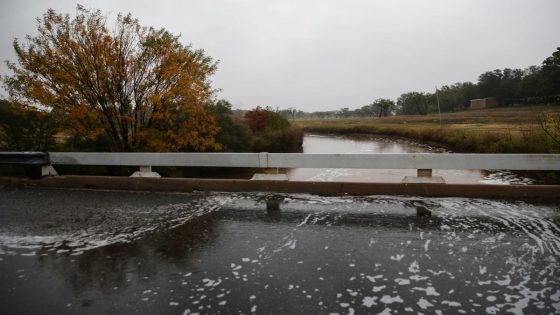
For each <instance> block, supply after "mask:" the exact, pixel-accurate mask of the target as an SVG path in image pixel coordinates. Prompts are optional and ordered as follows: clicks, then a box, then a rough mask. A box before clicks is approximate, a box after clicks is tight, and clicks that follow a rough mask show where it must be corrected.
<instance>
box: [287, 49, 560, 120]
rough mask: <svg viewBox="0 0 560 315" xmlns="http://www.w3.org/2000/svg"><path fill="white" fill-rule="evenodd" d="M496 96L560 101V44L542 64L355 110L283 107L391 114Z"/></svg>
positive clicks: (297, 114)
mask: <svg viewBox="0 0 560 315" xmlns="http://www.w3.org/2000/svg"><path fill="white" fill-rule="evenodd" d="M487 97H493V98H496V99H497V100H498V102H499V104H500V105H502V106H506V105H514V104H520V105H530V104H560V47H559V48H557V49H556V51H555V52H553V53H552V55H551V56H550V57H548V58H546V59H545V60H544V61H543V62H542V64H541V65H540V66H530V67H528V68H525V69H510V68H505V69H496V70H492V71H487V72H484V73H482V74H481V75H480V76H479V77H478V82H477V83H472V82H458V83H455V84H451V85H444V86H442V87H440V88H439V89H438V90H437V95H436V93H425V92H407V93H403V94H401V95H400V96H399V97H398V98H397V100H396V101H393V100H389V99H378V100H375V101H374V102H372V103H371V104H368V105H365V106H362V107H360V108H357V109H355V110H351V109H349V108H348V107H343V108H341V109H339V110H334V111H318V112H310V113H308V112H304V111H301V110H296V109H295V108H290V109H285V110H280V111H279V113H280V114H281V115H283V116H284V117H286V118H287V119H311V118H318V119H326V118H348V117H383V116H388V115H426V114H428V113H434V112H438V98H439V110H441V112H451V111H458V110H463V109H465V108H468V107H469V106H470V101H471V100H473V99H477V98H487Z"/></svg>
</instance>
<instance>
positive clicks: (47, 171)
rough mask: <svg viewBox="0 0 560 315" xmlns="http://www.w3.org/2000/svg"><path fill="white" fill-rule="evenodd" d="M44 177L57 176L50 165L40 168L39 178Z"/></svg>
mask: <svg viewBox="0 0 560 315" xmlns="http://www.w3.org/2000/svg"><path fill="white" fill-rule="evenodd" d="M44 176H58V173H57V172H56V170H55V169H54V167H53V166H52V165H43V166H41V177H44Z"/></svg>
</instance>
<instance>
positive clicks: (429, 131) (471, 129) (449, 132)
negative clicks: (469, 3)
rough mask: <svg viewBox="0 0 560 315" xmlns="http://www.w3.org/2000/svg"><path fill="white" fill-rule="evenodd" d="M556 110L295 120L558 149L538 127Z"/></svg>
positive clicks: (506, 148) (318, 126) (481, 145)
mask: <svg viewBox="0 0 560 315" xmlns="http://www.w3.org/2000/svg"><path fill="white" fill-rule="evenodd" d="M551 110H552V111H556V112H560V107H558V106H531V107H506V108H490V109H480V110H466V111H463V112H455V113H443V114H441V124H440V118H439V115H438V114H430V115H405V116H392V117H384V118H348V119H321V120H300V121H297V122H296V123H295V125H296V126H299V127H301V128H303V129H304V130H305V131H307V132H317V133H334V134H384V135H392V136H401V137H407V138H412V139H415V140H418V141H423V142H431V143H436V144H439V145H442V146H445V147H448V148H450V149H452V150H454V151H456V152H473V153H560V147H559V146H558V145H557V144H555V143H554V142H553V141H552V140H551V139H550V138H549V137H548V136H547V135H546V134H545V132H544V131H543V130H542V128H541V127H540V125H539V123H538V120H537V116H538V115H539V114H540V113H542V112H543V111H551Z"/></svg>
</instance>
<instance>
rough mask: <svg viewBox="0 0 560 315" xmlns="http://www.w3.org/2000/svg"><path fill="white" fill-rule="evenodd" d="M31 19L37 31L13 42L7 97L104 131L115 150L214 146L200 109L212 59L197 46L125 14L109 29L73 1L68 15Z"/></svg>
mask: <svg viewBox="0 0 560 315" xmlns="http://www.w3.org/2000/svg"><path fill="white" fill-rule="evenodd" d="M37 22H38V23H37V30H38V35H37V36H35V37H32V36H27V40H26V43H21V42H20V41H18V40H15V41H14V44H13V46H14V49H15V52H16V55H17V62H16V63H12V62H8V67H9V68H10V69H11V70H12V71H13V75H11V76H7V77H5V78H4V79H3V81H4V83H5V86H6V87H7V90H8V91H9V93H10V96H11V97H12V98H13V99H14V101H24V102H27V103H31V104H40V105H42V106H44V107H47V108H49V109H51V110H53V112H56V113H60V115H61V116H62V117H61V118H62V119H63V121H65V122H66V125H67V126H69V128H70V130H72V131H73V132H74V133H76V134H79V135H82V136H83V137H86V138H89V139H96V138H97V137H100V136H106V137H108V138H110V139H111V143H112V149H113V150H116V151H137V150H156V151H180V150H213V149H219V144H217V143H216V142H215V135H216V133H217V132H218V127H217V126H216V121H215V118H214V116H212V115H211V114H209V113H208V112H207V111H206V109H205V104H206V103H208V101H210V100H211V98H212V96H213V93H214V91H213V90H212V88H211V86H210V81H209V76H211V75H212V74H213V73H214V72H215V71H216V62H214V61H213V60H212V58H210V57H208V56H207V55H205V53H204V51H202V50H194V49H192V48H191V46H185V45H183V44H181V43H180V42H179V37H178V36H174V35H172V34H170V33H169V32H168V31H166V30H165V29H154V28H152V27H150V28H147V27H142V26H140V24H139V22H138V20H136V19H133V18H132V17H131V16H130V14H129V15H118V17H117V23H116V26H115V28H114V29H113V30H109V28H108V27H107V18H106V17H105V16H104V15H103V14H102V13H101V11H99V10H88V9H85V8H83V7H81V6H78V7H77V12H76V17H74V18H71V17H70V16H69V15H63V14H60V13H57V12H55V11H54V10H48V11H47V13H45V14H44V15H43V17H42V18H39V19H37Z"/></svg>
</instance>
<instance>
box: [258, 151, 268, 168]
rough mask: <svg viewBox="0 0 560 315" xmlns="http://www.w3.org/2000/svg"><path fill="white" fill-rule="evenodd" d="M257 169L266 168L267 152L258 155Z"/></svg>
mask: <svg viewBox="0 0 560 315" xmlns="http://www.w3.org/2000/svg"><path fill="white" fill-rule="evenodd" d="M259 167H260V168H268V152H261V153H259Z"/></svg>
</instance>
